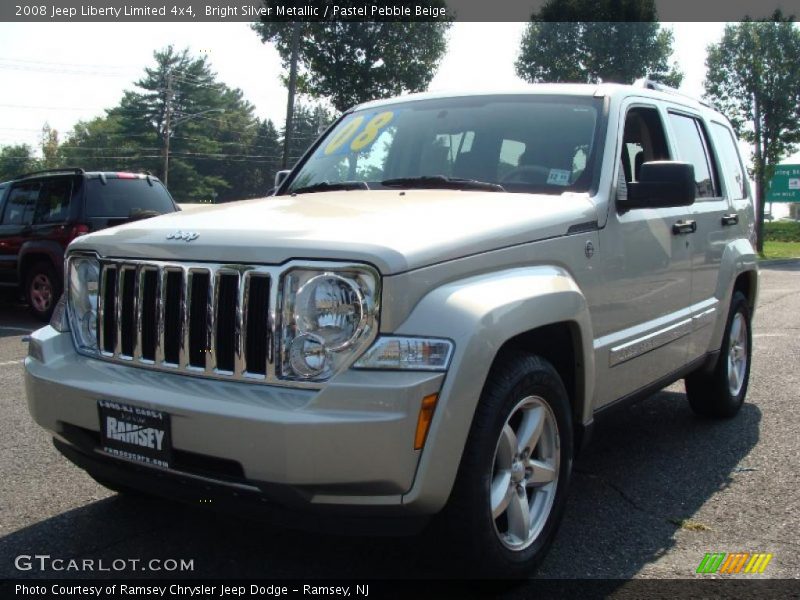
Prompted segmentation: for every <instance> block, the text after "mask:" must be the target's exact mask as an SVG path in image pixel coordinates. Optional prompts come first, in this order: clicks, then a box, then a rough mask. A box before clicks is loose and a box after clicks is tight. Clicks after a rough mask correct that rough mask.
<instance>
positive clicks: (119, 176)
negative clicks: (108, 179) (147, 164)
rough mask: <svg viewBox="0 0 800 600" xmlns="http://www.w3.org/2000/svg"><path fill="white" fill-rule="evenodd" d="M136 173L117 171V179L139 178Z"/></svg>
mask: <svg viewBox="0 0 800 600" xmlns="http://www.w3.org/2000/svg"><path fill="white" fill-rule="evenodd" d="M138 177H139V176H138V175H136V174H135V173H117V179H138Z"/></svg>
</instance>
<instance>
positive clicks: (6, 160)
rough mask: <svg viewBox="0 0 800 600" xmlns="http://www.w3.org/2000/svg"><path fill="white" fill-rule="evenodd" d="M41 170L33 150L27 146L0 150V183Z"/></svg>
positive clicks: (22, 145) (5, 147) (8, 147)
mask: <svg viewBox="0 0 800 600" xmlns="http://www.w3.org/2000/svg"><path fill="white" fill-rule="evenodd" d="M39 168H40V167H39V161H38V160H37V159H36V158H35V157H34V155H33V148H31V147H30V146H28V145H27V144H18V145H15V146H4V147H3V148H0V181H7V180H9V179H13V178H14V177H17V176H18V175H22V174H23V173H28V172H30V171H35V170H37V169H39Z"/></svg>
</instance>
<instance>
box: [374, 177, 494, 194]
mask: <svg viewBox="0 0 800 600" xmlns="http://www.w3.org/2000/svg"><path fill="white" fill-rule="evenodd" d="M381 185H382V186H384V187H403V188H420V189H434V190H436V189H440V190H484V191H487V192H505V191H506V190H505V188H504V187H503V186H502V185H500V184H498V183H489V182H488V181H478V180H477V179H459V178H457V177H446V176H444V175H422V176H420V177H397V178H396V179H384V180H383V181H381Z"/></svg>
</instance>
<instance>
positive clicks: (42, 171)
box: [14, 167, 86, 179]
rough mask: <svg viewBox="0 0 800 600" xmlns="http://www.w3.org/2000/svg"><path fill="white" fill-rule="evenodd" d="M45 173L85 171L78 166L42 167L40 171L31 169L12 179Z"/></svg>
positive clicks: (82, 172) (78, 173) (81, 173)
mask: <svg viewBox="0 0 800 600" xmlns="http://www.w3.org/2000/svg"><path fill="white" fill-rule="evenodd" d="M47 173H74V174H75V175H83V174H84V173H86V171H84V170H83V169H81V168H80V167H63V168H61V169H42V170H41V171H31V172H30V173H25V174H24V175H19V176H18V177H15V178H14V179H25V178H26V177H33V176H34V175H45V174H47Z"/></svg>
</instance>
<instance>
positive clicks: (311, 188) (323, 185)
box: [290, 181, 369, 194]
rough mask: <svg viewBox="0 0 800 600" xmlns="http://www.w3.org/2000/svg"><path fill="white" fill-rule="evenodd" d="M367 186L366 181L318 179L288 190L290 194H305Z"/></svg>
mask: <svg viewBox="0 0 800 600" xmlns="http://www.w3.org/2000/svg"><path fill="white" fill-rule="evenodd" d="M368 189H369V186H368V185H367V182H366V181H338V182H336V183H330V182H328V181H320V182H319V183H315V184H313V185H307V186H304V187H299V188H297V189H294V190H290V192H291V193H292V194H306V193H311V192H333V191H336V190H368Z"/></svg>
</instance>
